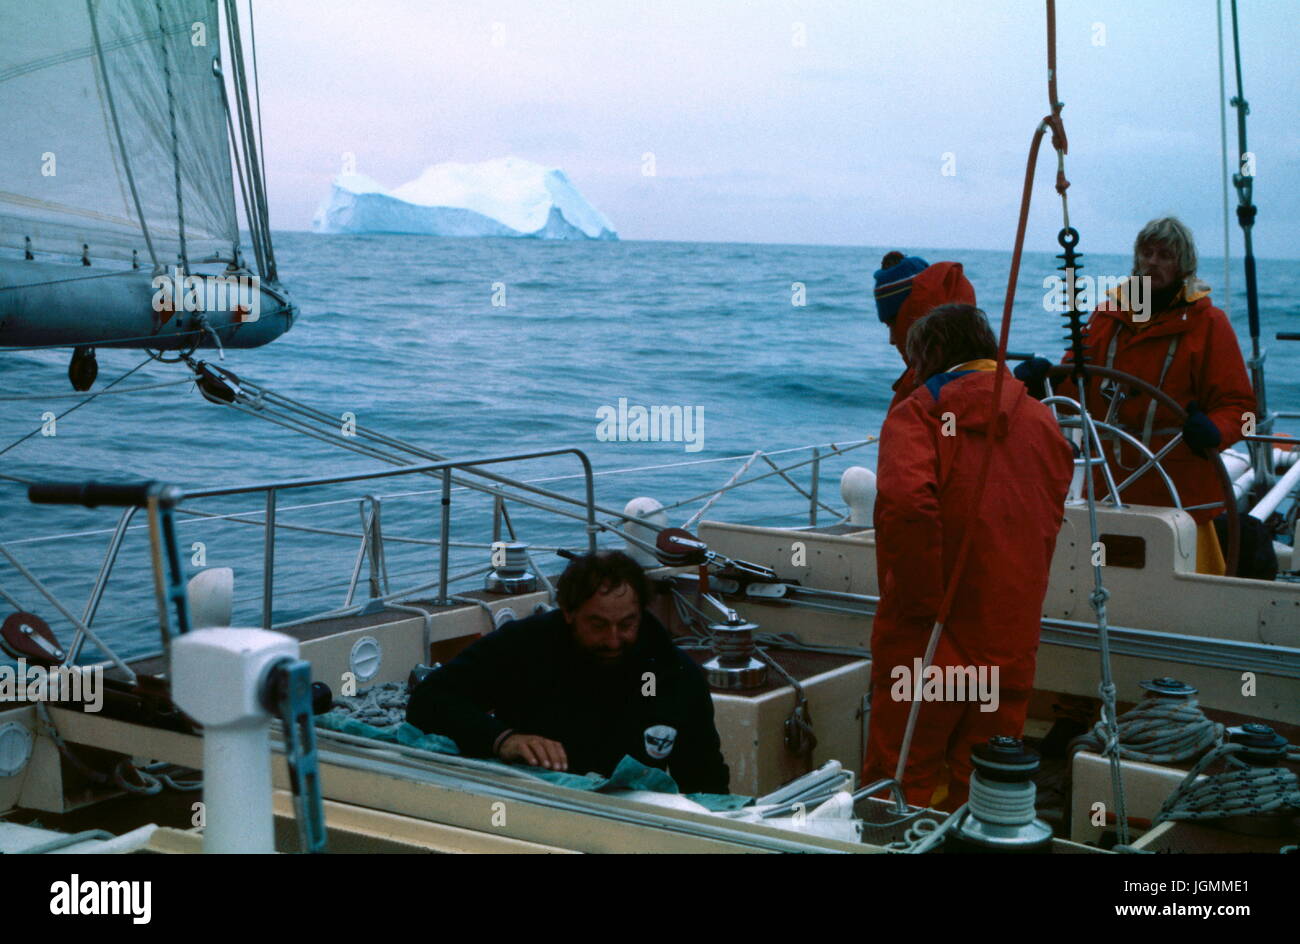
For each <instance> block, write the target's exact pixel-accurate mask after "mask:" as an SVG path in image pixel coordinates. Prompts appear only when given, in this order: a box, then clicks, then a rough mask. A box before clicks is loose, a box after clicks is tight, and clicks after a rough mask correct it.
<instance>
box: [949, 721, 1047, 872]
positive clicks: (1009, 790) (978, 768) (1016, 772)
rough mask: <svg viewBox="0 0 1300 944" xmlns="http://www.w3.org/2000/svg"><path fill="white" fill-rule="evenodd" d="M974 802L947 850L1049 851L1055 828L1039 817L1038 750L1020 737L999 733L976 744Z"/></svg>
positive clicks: (973, 754) (973, 753)
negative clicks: (984, 741) (1037, 811)
mask: <svg viewBox="0 0 1300 944" xmlns="http://www.w3.org/2000/svg"><path fill="white" fill-rule="evenodd" d="M971 764H973V765H974V768H975V769H974V771H973V772H972V773H971V778H970V801H969V802H968V803H967V805H966V808H965V810H964V812H962V813H960V814H958V815H960V816H961V820H960V822H958V823H957V824H956V825H955V826H954V827H953V828H952V829H950V830H948V833H947V836H946V837H945V840H944V852H1005V853H1029V852H1050V851H1051V845H1052V827H1050V826H1048V825H1047V824H1046V823H1044V822H1043V821H1042V820H1041V819H1038V818H1037V817H1036V816H1035V808H1034V799H1035V797H1036V794H1037V790H1036V788H1035V786H1034V781H1033V776H1034V774H1035V773H1037V772H1038V755H1037V754H1035V753H1034V752H1033V751H1030V750H1027V749H1026V748H1025V746H1024V743H1023V742H1022V741H1021V740H1020V739H1019V738H1013V737H1001V736H999V737H994V738H990V739H989V741H988V743H987V744H978V745H976V746H975V747H974V748H972V749H971Z"/></svg>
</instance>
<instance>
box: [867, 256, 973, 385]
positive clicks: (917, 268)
mask: <svg viewBox="0 0 1300 944" xmlns="http://www.w3.org/2000/svg"><path fill="white" fill-rule="evenodd" d="M875 280H876V292H875V296H876V316H877V317H878V318H879V319H880V320H881V322H883V323H884V324H886V325H888V326H889V343H890V344H892V345H894V347H896V348H897V349H898V353H899V354H900V355H902V358H903V363H904V364H906V365H907V369H906V370H904V371H903V373H902V376H900V377H899V378H898V379H897V380H896V381H894V388H893V389H894V398H893V399H892V400H891V401H890V402H889V409H891V410H892V409H893V408H894V407H896V406H897V405H898V404H899V403H901V402H902V401H903V400H904V398H906V397H907V395H908V394H909V393H911V392H912V391H913V390H915V389H916V385H917V383H918V382H919V381H918V380H917V379H916V374H915V372H914V371H913V370H912V367H911V364H910V363H908V360H907V350H906V344H907V332H908V331H909V330H911V327H912V325H914V324H915V323H916V322H917V320H918V319H919V318H921V317H922V316H923V315H925V314H926V313H927V312H929V310H930V309H931V308H936V307H938V306H939V305H946V304H949V303H951V302H962V303H964V304H967V305H974V304H975V288H974V286H972V285H971V284H970V281H969V280H967V278H966V276H965V275H964V274H963V273H962V269H961V263H960V262H936V263H935V264H934V265H930V264H929V263H927V262H926V261H925V260H924V259H922V258H920V257H919V256H904V255H903V254H902V253H901V252H897V251H894V252H890V253H888V254H887V255H886V256H885V258H883V259H881V260H880V268H879V269H878V270H877V271H876V274H875Z"/></svg>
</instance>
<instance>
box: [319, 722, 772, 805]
mask: <svg viewBox="0 0 1300 944" xmlns="http://www.w3.org/2000/svg"><path fill="white" fill-rule="evenodd" d="M316 724H317V726H319V727H322V728H326V729H328V730H330V731H338V732H339V733H341V734H351V735H355V736H356V737H364V738H370V739H372V740H375V741H387V742H389V743H390V744H391V743H396V744H401V745H403V746H405V747H413V748H416V749H417V750H421V751H431V752H433V753H435V754H460V748H458V747H457V746H456V742H455V741H453V740H451V738H446V737H443V736H442V735H441V734H425V733H424V732H423V731H421V730H420V729H419V728H417V727H416V726H415V725H413V724H410V723H408V722H405V721H403V722H402V723H401V724H399V725H393V726H390V727H386V728H377V727H375V726H374V725H373V724H366V723H365V722H362V721H356V720H354V719H352V718H349V717H347V716H346V715H342V714H336V713H335V712H327V713H326V714H323V715H317V716H316ZM483 762H484V763H487V764H495V765H497V766H500V767H504V768H508V769H513V770H518V769H519V768H520V766H521V765H518V764H503V763H501V761H496V760H485V761H483ZM524 769H525V770H526V771H527V772H528V773H529V774H531V775H533V776H534V777H536V778H538V779H539V780H544V781H546V782H547V783H553V784H555V785H556V786H560V787H571V788H572V789H574V790H588V791H592V792H596V793H599V792H602V791H607V790H649V791H651V792H654V793H680V792H681V791H679V790H678V789H677V782H676V781H675V780H673V778H672V777H671V776H669V774H668V772H667V771H663V770H660V769H659V768H658V767H647V766H646V765H645V764H643V763H641V762H640V761H639V760H637V759H636V758H635V757H628V756H627V755H624V756H623V759H622V760H621V761H619V762H618V766H617V767H615V768H614V772H613V773H612V774H610V775H609V776H608V777H603V776H601V775H600V774H596V773H590V774H571V773H567V772H563V771H559V770H545V769H543V768H540V767H525V768H524ZM685 796H686V798H687V799H688V800H694V801H695V802H696V803H698V804H700V805H701V806H703V807H704V808H705V809H708V810H714V811H722V810H738V809H740V808H742V807H745V806H749V805H750V804H751V803H753V802H754V800H753V798H752V797H747V796H738V795H736V794H731V793H688V794H685Z"/></svg>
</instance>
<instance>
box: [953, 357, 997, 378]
mask: <svg viewBox="0 0 1300 944" xmlns="http://www.w3.org/2000/svg"><path fill="white" fill-rule="evenodd" d="M997 368H998V362H997V361H995V360H990V359H989V358H987V357H981V358H979V359H977V360H973V361H967V362H966V363H964V364H958V365H957V366H956V367H949V368H948V369H947V370H945V371H944V373H945V374H955V373H956V372H957V371H959V370H997Z"/></svg>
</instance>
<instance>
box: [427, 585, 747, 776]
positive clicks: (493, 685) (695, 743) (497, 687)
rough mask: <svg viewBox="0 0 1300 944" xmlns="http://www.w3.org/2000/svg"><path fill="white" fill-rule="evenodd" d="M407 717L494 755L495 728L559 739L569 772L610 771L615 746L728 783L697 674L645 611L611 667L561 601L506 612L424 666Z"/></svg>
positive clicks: (676, 772)
mask: <svg viewBox="0 0 1300 944" xmlns="http://www.w3.org/2000/svg"><path fill="white" fill-rule="evenodd" d="M651 691H653V694H650V692H651ZM406 718H407V720H408V721H409V722H410V723H411V724H413V725H415V726H416V727H418V728H420V729H421V730H422V731H425V732H426V733H433V734H441V735H444V736H446V737H449V738H451V739H452V740H453V741H455V742H456V744H457V745H458V746H459V747H460V749H461V751H462V752H463V753H465V754H466V755H467V756H469V757H491V756H493V745H494V744H495V743H496V741H497V739H498V738H499V737H500V736H501V735H502V733H504V732H505V731H514V732H517V733H520V734H539V735H541V736H542V737H546V738H550V739H551V740H553V741H559V742H560V743H561V744H563V745H564V751H565V754H566V755H567V756H568V760H569V771H570V772H571V773H578V774H583V773H588V772H590V771H596V772H598V773H600V774H602V775H609V774H610V773H612V772H613V770H614V767H615V766H616V765H617V764H618V762H619V761H620V760H621V759H622V758H623V755H625V754H626V755H629V756H631V757H634V758H636V759H637V760H639V761H641V762H642V763H643V764H647V765H649V766H652V767H658V768H660V769H665V770H667V771H668V773H669V774H671V775H672V777H673V779H674V780H676V781H677V785H678V786H679V787H680V788H681V790H682V792H683V793H726V792H727V781H728V771H727V765H726V763H724V761H723V759H722V750H721V746H720V742H719V739H718V733H717V730H716V729H715V728H714V726H713V700H712V698H711V697H710V696H709V688H708V683H707V682H706V681H705V678H704V673H703V672H702V671H701V670H700V668H699V667H698V666H697V665H696V664H695V662H694V661H693V660H692V659H691V658H690V657H689V656H687V655H686V653H684V652H682V651H681V650H680V649H678V648H677V646H676V645H674V643H673V641H672V638H671V637H670V636H669V635H668V631H667V630H666V629H664V627H663V624H662V623H660V622H659V620H658V619H656V618H655V617H654V616H653V615H652V614H650V613H648V612H645V611H642V614H641V628H640V630H639V632H638V635H637V641H636V643H635V645H633V647H632V648H631V650H630V651H629V653H628V655H627V657H626V659H625V661H624V663H623V664H621V665H619V666H617V667H608V666H603V665H599V664H596V663H595V662H594V661H593V660H592V659H591V658H590V657H589V656H587V655H586V654H585V653H583V652H582V650H581V649H580V648H579V647H578V646H577V644H576V643H575V642H574V640H573V635H572V631H571V630H570V628H569V625H568V624H567V623H566V622H565V619H564V614H563V613H562V612H561V611H560V610H552V611H551V612H549V613H544V614H541V615H538V616H530V617H528V618H527V619H523V620H515V621H514V622H510V623H507V624H506V625H505V626H503V627H501V628H500V629H498V630H496V631H495V632H492V633H490V634H488V635H487V636H484V637H483V638H482V639H480V640H478V641H477V642H475V643H473V644H472V645H471V646H469V647H468V648H467V649H465V650H464V651H462V652H461V653H460V655H458V656H457V657H456V658H455V659H453V660H452V661H451V662H449V663H447V664H446V665H445V666H443V667H442V668H440V669H438V670H437V671H435V672H433V673H431V674H430V675H429V676H427V677H426V678H425V680H424V681H423V682H421V683H420V684H419V686H417V687H416V689H415V691H414V692H413V693H412V695H411V703H410V705H409V707H408V708H407V713H406Z"/></svg>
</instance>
